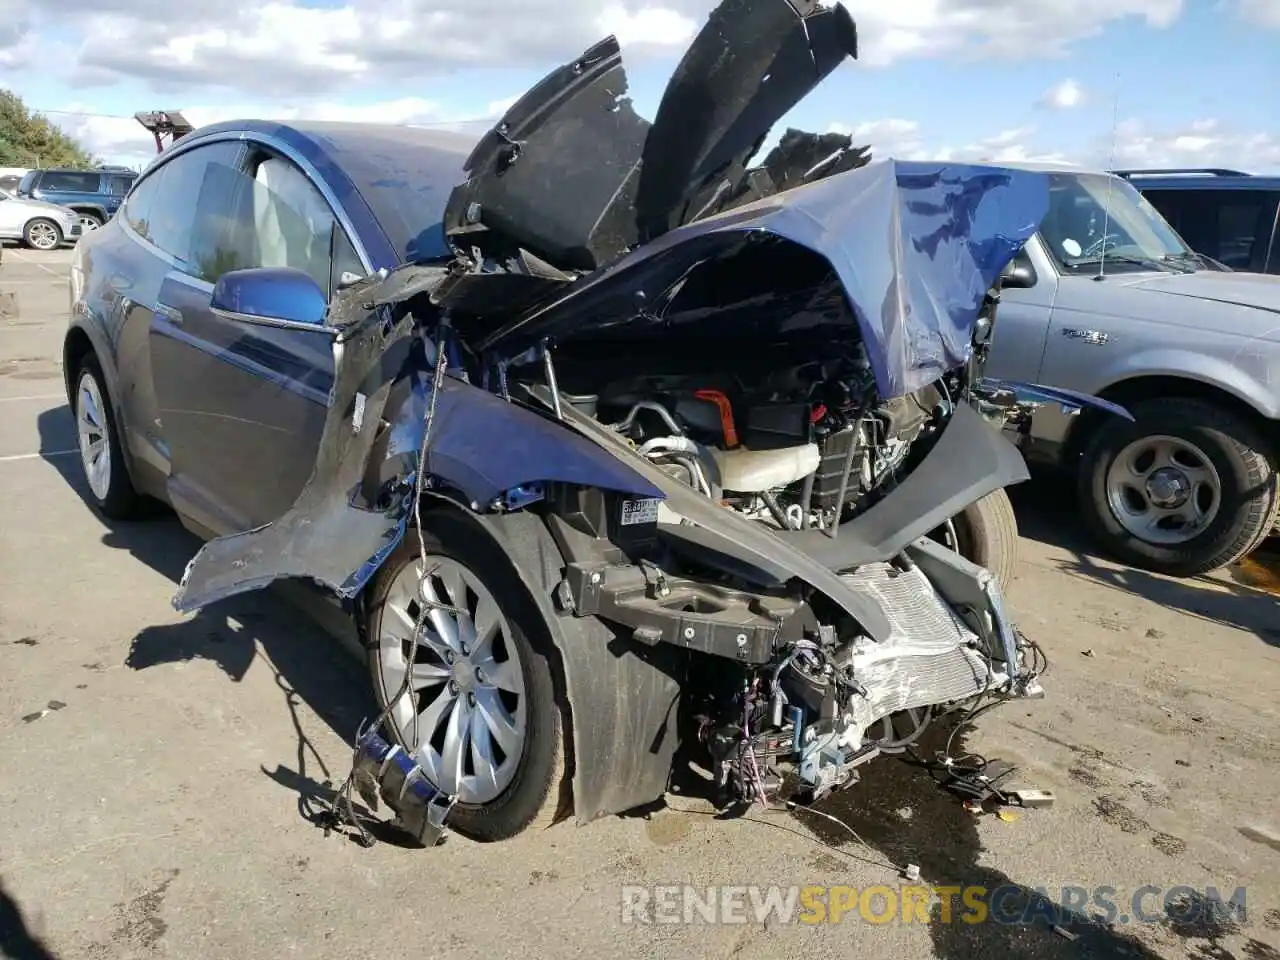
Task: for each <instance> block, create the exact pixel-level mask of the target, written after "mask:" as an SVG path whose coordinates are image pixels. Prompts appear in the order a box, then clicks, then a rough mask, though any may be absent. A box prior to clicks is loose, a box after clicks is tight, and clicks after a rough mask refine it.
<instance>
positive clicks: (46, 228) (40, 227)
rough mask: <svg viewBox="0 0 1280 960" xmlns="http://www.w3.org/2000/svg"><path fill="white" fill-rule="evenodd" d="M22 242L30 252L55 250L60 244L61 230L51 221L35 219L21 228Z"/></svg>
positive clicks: (40, 218)
mask: <svg viewBox="0 0 1280 960" xmlns="http://www.w3.org/2000/svg"><path fill="white" fill-rule="evenodd" d="M22 242H23V243H25V244H26V245H27V246H28V247H30V248H31V249H32V250H57V249H58V247H59V246H61V244H62V228H61V227H59V226H58V225H57V224H56V223H54V222H53V221H52V220H46V219H45V218H44V217H36V218H35V219H34V220H29V221H27V225H26V226H25V227H24V228H23V230H22Z"/></svg>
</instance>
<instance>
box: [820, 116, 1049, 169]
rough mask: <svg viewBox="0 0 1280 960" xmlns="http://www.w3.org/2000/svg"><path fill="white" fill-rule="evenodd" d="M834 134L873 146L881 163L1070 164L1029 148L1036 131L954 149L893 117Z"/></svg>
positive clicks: (836, 127) (839, 127)
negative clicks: (903, 161) (892, 159)
mask: <svg viewBox="0 0 1280 960" xmlns="http://www.w3.org/2000/svg"><path fill="white" fill-rule="evenodd" d="M827 129H828V131H829V132H831V133H844V134H848V135H849V136H850V137H851V138H852V139H853V142H854V144H855V145H857V146H870V147H871V155H872V157H875V158H877V159H887V158H889V157H893V158H895V159H897V160H925V161H929V160H938V161H944V162H951V163H1014V162H1017V161H1024V162H1031V161H1038V162H1066V161H1067V159H1068V158H1067V157H1066V156H1065V155H1064V154H1062V153H1056V152H1054V153H1045V152H1043V151H1037V150H1034V149H1032V148H1031V147H1029V146H1027V145H1026V143H1025V141H1026V140H1027V139H1028V138H1030V137H1031V135H1032V134H1034V133H1035V128H1034V127H1023V128H1016V129H1010V130H1002V131H1000V132H998V133H995V134H993V135H991V136H989V137H985V138H982V139H980V140H975V141H974V142H972V143H967V144H963V145H961V146H950V145H947V144H943V143H939V142H937V141H936V140H931V139H930V138H928V137H927V136H926V134H925V132H924V131H923V130H922V128H921V126H920V124H919V123H917V122H916V121H914V120H904V119H901V118H898V117H891V118H889V119H886V120H872V121H868V122H866V123H860V124H857V125H856V126H853V127H850V126H847V125H843V124H839V123H833V124H831V125H830V126H829V127H828V128H827Z"/></svg>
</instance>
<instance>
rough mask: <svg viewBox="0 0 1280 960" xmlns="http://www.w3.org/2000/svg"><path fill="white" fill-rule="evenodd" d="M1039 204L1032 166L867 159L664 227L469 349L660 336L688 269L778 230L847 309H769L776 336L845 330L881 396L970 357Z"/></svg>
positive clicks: (927, 380) (1041, 181) (498, 353)
mask: <svg viewBox="0 0 1280 960" xmlns="http://www.w3.org/2000/svg"><path fill="white" fill-rule="evenodd" d="M1048 204H1049V186H1048V179H1047V178H1046V177H1045V176H1044V175H1043V174H1040V173H1034V172H1031V171H1025V170H1014V169H1008V168H1002V167H997V166H977V165H967V164H942V163H909V162H903V161H895V160H888V161H883V162H880V163H874V164H871V165H869V166H866V167H861V168H858V169H854V170H848V171H845V172H843V173H838V174H835V175H832V176H830V177H826V178H824V179H821V180H817V181H815V182H813V183H810V184H806V185H804V186H802V187H797V188H795V189H792V190H787V191H784V192H782V193H779V194H775V195H774V196H772V197H768V198H766V199H763V200H759V201H756V202H754V203H751V204H747V205H745V206H742V207H738V208H736V209H734V210H730V211H727V212H725V213H721V214H718V215H715V216H712V217H707V218H705V219H702V220H697V221H694V222H693V223H690V224H687V225H685V226H683V227H679V228H677V229H675V230H672V231H671V232H669V233H666V234H664V235H663V236H661V237H659V238H658V239H657V240H655V241H653V242H651V243H648V244H646V245H644V246H642V247H640V248H639V249H637V250H635V251H633V252H632V253H630V254H628V255H627V256H625V257H623V258H622V259H621V260H619V261H617V262H616V263H614V264H612V265H611V266H609V267H607V268H605V269H603V270H599V271H597V272H595V273H593V274H591V275H589V276H588V277H586V278H584V279H582V280H580V281H578V282H577V283H574V284H572V285H570V286H569V287H568V289H567V290H566V291H565V293H564V294H563V295H562V296H560V297H559V298H557V299H556V300H554V301H552V302H551V303H549V304H548V305H546V306H543V307H541V308H540V309H537V310H535V311H533V312H531V313H529V314H526V315H524V316H522V317H520V318H519V319H517V320H516V321H514V322H512V323H510V324H507V325H505V326H503V327H501V328H500V329H498V330H496V331H495V332H493V333H492V334H490V335H489V336H488V337H487V338H485V339H484V340H483V341H482V342H481V343H479V344H478V345H477V346H478V348H479V349H480V350H481V351H482V352H485V353H489V354H491V355H494V356H495V357H499V358H502V359H504V360H508V361H509V360H512V359H513V358H515V357H517V356H519V355H520V354H521V353H522V352H523V351H526V350H527V349H528V348H530V347H532V346H534V345H536V344H537V343H538V342H539V341H541V340H543V339H549V340H552V341H558V342H563V341H564V340H566V339H571V338H574V337H583V336H599V335H606V336H608V335H611V334H612V333H613V332H616V331H617V330H619V329H623V328H625V329H626V330H628V331H629V332H630V333H635V332H637V331H639V330H642V329H644V330H646V332H647V335H650V336H652V335H661V334H662V332H663V328H664V327H667V326H674V325H675V323H676V322H675V321H673V320H671V319H670V318H671V316H672V315H673V314H676V313H678V312H679V304H680V300H679V297H680V290H681V288H682V285H683V284H684V283H685V282H686V281H687V279H688V278H689V275H690V273H691V271H693V270H694V269H696V268H698V267H700V266H702V265H705V264H708V263H712V262H715V261H723V262H726V263H728V264H730V265H731V264H732V261H733V258H735V257H739V256H740V255H742V254H743V251H744V249H746V248H747V247H748V246H749V245H751V244H753V243H758V242H759V241H761V240H762V239H764V240H768V239H770V238H775V239H777V240H782V241H788V242H790V243H792V244H796V245H799V246H800V247H804V248H806V249H808V250H810V251H812V252H814V253H816V254H818V255H819V256H821V257H822V258H823V259H825V260H826V261H827V263H828V264H829V266H830V268H831V271H832V272H833V273H834V275H835V277H836V278H837V279H838V282H839V284H840V286H841V287H842V288H843V292H844V295H845V301H846V303H847V307H848V309H847V310H845V311H842V312H835V313H832V312H831V311H817V312H814V315H812V316H810V317H809V318H807V319H806V320H804V321H802V322H801V321H796V320H795V319H793V318H789V317H788V316H786V315H782V314H779V315H778V316H777V317H775V318H774V321H773V322H774V323H775V324H776V325H777V329H776V331H775V335H777V336H781V337H786V336H789V335H790V334H791V333H794V332H797V330H798V329H799V328H798V327H797V322H800V323H801V325H802V326H803V327H805V328H807V329H808V330H810V331H811V332H812V330H813V329H815V328H816V327H822V328H823V329H824V330H830V331H831V333H832V335H833V336H838V335H840V334H841V333H842V332H846V333H847V332H848V331H847V330H845V331H842V330H841V327H842V325H843V326H844V327H848V325H849V324H851V323H853V324H856V327H857V332H858V333H859V334H860V335H861V339H862V342H863V343H864V344H865V346H866V350H867V358H868V360H869V362H870V364H871V368H872V372H873V373H874V375H875V379H876V386H877V389H878V391H879V394H880V396H881V397H883V398H886V399H888V398H892V397H898V396H903V395H905V394H909V393H912V392H914V391H916V390H919V389H921V388H923V387H926V386H928V385H929V384H931V383H933V382H934V381H936V380H937V379H938V378H939V377H941V376H942V375H943V374H944V373H946V372H947V371H948V370H952V369H954V368H956V367H958V366H960V365H961V364H963V363H965V362H966V361H967V360H968V359H969V356H970V353H971V350H972V340H973V331H974V325H975V324H976V322H977V318H978V314H979V312H980V311H981V309H982V305H983V299H984V297H985V296H986V294H987V291H988V290H990V289H991V288H992V286H994V284H995V283H996V280H997V278H998V277H999V275H1000V273H1001V271H1002V270H1003V269H1004V267H1005V266H1006V265H1007V264H1008V262H1009V261H1010V260H1011V259H1012V258H1013V256H1014V254H1015V253H1016V252H1017V251H1018V250H1019V249H1021V247H1022V246H1023V244H1025V243H1026V241H1027V240H1028V239H1029V238H1030V237H1031V236H1032V235H1033V234H1034V233H1035V231H1036V230H1037V229H1038V228H1039V226H1040V222H1041V220H1042V219H1043V218H1044V216H1045V213H1046V212H1047V210H1048ZM740 262H744V261H740ZM753 269H757V270H758V269H760V268H759V266H756V267H754V268H753ZM728 272H729V273H732V270H729V271H728ZM780 279H783V278H780ZM707 319H708V320H710V319H711V317H710V316H709V317H708V318H707ZM731 320H732V318H731ZM996 323H997V330H998V329H999V319H998V318H997V321H996ZM997 336H998V333H997Z"/></svg>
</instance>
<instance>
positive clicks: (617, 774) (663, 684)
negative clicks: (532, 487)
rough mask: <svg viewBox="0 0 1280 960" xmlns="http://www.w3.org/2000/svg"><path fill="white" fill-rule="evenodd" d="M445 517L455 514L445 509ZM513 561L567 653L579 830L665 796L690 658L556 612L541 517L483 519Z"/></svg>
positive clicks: (558, 574)
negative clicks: (684, 681) (638, 642)
mask: <svg viewBox="0 0 1280 960" xmlns="http://www.w3.org/2000/svg"><path fill="white" fill-rule="evenodd" d="M446 509H448V508H446ZM453 509H455V510H456V512H457V513H458V514H459V515H460V516H465V517H468V518H470V519H471V520H472V522H473V523H475V524H476V525H478V526H482V527H484V528H485V529H486V531H487V532H488V534H489V535H490V536H492V537H493V538H494V540H495V541H497V543H498V545H499V546H500V547H501V548H502V550H503V551H504V553H505V554H506V556H507V557H508V558H509V559H510V561H511V565H512V567H513V568H514V570H515V572H516V575H517V576H518V577H519V578H520V581H521V582H522V583H523V584H524V586H525V589H526V590H527V591H528V593H529V596H530V597H531V598H532V599H533V602H534V604H535V605H536V606H537V608H538V610H539V611H540V612H541V614H542V618H543V621H544V622H545V624H546V626H547V629H548V631H549V633H550V636H551V642H552V643H553V644H554V645H555V647H556V649H557V651H558V652H559V654H560V661H561V668H562V670H563V676H564V683H565V696H566V699H567V700H568V702H569V711H570V719H569V726H570V731H571V741H572V745H573V753H572V758H573V771H572V777H573V806H574V814H575V817H576V819H577V820H578V822H579V823H580V824H585V823H588V822H590V821H592V820H595V819H597V818H599V817H602V816H606V815H609V814H617V813H622V812H623V811H625V810H631V809H633V808H635V807H638V806H641V805H643V804H646V803H651V802H652V801H654V800H657V799H659V798H661V797H662V795H663V793H665V792H666V788H667V783H668V781H669V780H670V777H671V768H672V764H673V763H674V759H675V753H676V749H677V747H678V746H679V735H680V730H679V724H678V713H679V706H680V696H681V692H682V689H683V680H684V676H685V670H686V666H687V664H688V657H689V655H688V653H687V652H685V651H683V650H680V649H679V648H677V647H670V646H667V645H665V644H658V645H657V646H654V647H647V646H643V645H641V644H637V643H635V642H634V641H632V640H631V639H630V638H628V637H626V636H623V635H621V634H619V633H616V632H615V631H613V630H611V629H610V628H609V627H608V626H607V625H606V624H604V623H603V622H602V621H601V620H599V619H597V618H596V617H575V616H573V615H571V614H566V613H562V612H560V611H558V610H556V609H555V606H554V603H553V601H552V596H553V591H554V590H555V587H556V585H557V584H558V583H559V582H560V581H561V579H562V578H563V573H564V568H565V561H564V557H563V556H562V555H561V553H560V549H559V548H558V547H557V546H556V543H555V540H554V539H553V538H552V536H551V532H550V531H549V530H548V529H547V526H546V524H545V523H543V521H542V520H541V518H539V517H537V516H535V515H533V514H530V513H509V514H490V515H487V516H477V515H475V514H473V513H470V512H468V511H465V510H462V509H461V508H458V507H456V506H454V507H453Z"/></svg>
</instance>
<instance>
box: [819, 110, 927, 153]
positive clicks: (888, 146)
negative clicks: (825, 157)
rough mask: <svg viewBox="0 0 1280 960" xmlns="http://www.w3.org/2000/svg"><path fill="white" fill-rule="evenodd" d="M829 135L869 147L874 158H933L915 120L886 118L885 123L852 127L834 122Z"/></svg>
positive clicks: (855, 144) (828, 129)
mask: <svg viewBox="0 0 1280 960" xmlns="http://www.w3.org/2000/svg"><path fill="white" fill-rule="evenodd" d="M827 132H828V133H843V134H846V135H847V136H849V137H850V138H851V139H852V140H853V145H854V146H856V147H865V146H870V147H871V156H872V157H874V158H876V159H887V158H889V157H893V158H895V159H898V160H929V159H932V157H931V156H930V153H929V151H928V150H927V149H926V147H925V143H924V139H923V138H922V136H921V133H920V124H918V123H916V122H915V121H914V120H903V119H900V118H898V117H889V118H888V119H885V120H871V121H868V122H866V123H859V124H857V125H855V126H852V127H850V126H847V125H845V124H841V123H833V124H831V125H830V126H829V127H827Z"/></svg>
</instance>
